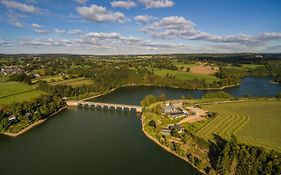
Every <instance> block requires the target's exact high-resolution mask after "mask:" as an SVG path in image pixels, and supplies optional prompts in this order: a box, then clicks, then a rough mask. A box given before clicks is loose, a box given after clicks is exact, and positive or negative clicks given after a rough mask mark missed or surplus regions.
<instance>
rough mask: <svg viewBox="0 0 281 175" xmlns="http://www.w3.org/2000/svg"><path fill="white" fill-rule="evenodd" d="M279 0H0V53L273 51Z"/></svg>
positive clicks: (277, 41)
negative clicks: (60, 0) (66, 0)
mask: <svg viewBox="0 0 281 175" xmlns="http://www.w3.org/2000/svg"><path fill="white" fill-rule="evenodd" d="M280 7H281V2H280V1H274V0H268V1H262V0H249V1H247V2H245V1H243V0H231V1H227V2H226V1H224V0H217V1H212V2H210V1H208V0H198V1H196V2H194V1H192V2H187V1H180V0H123V1H118V0H102V1H96V0H71V1H68V2H65V1H64V2H57V1H54V0H50V1H37V0H0V14H1V16H0V23H1V29H0V53H2V54H7V55H9V54H68V55H151V54H153V55H162V54H163V55H172V54H270V53H271V54H278V53H281V23H280V17H281V11H280V10H279V9H280Z"/></svg>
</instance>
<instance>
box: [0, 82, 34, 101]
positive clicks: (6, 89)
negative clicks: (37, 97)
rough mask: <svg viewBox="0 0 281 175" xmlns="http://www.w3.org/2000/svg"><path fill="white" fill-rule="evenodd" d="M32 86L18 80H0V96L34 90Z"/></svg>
mask: <svg viewBox="0 0 281 175" xmlns="http://www.w3.org/2000/svg"><path fill="white" fill-rule="evenodd" d="M34 89H35V88H34V86H31V85H28V84H24V83H19V82H1V83H0V98H4V97H8V96H11V95H14V94H19V93H23V92H27V91H32V90H34Z"/></svg>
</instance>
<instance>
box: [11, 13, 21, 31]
mask: <svg viewBox="0 0 281 175" xmlns="http://www.w3.org/2000/svg"><path fill="white" fill-rule="evenodd" d="M8 17H9V22H10V24H11V25H13V26H15V27H17V28H23V27H24V25H23V24H22V23H21V22H19V20H18V18H21V17H23V16H22V15H18V14H12V13H10V14H8Z"/></svg>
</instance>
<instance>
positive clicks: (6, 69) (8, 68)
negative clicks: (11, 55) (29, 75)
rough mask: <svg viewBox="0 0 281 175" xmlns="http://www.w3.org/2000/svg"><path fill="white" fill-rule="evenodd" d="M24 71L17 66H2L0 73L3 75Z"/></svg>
mask: <svg viewBox="0 0 281 175" xmlns="http://www.w3.org/2000/svg"><path fill="white" fill-rule="evenodd" d="M22 72H24V71H23V69H22V68H21V67H19V66H4V67H2V68H1V73H2V74H4V75H12V74H18V73H22Z"/></svg>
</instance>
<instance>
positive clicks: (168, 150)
mask: <svg viewBox="0 0 281 175" xmlns="http://www.w3.org/2000/svg"><path fill="white" fill-rule="evenodd" d="M143 118H144V116H143V115H142V117H141V128H142V132H143V133H144V135H145V136H146V137H147V138H148V139H150V140H151V141H152V142H154V143H156V144H157V145H158V146H160V147H161V148H163V149H164V150H165V151H167V152H168V153H170V154H173V155H174V156H176V157H178V158H180V159H182V160H184V161H186V162H187V163H188V164H189V165H191V166H192V167H193V168H195V169H196V170H197V171H199V172H200V173H202V174H206V173H205V172H204V171H202V170H201V169H199V168H197V167H196V166H195V165H193V164H192V163H191V162H190V161H189V160H188V159H187V158H185V157H182V156H180V155H178V154H177V153H175V152H173V151H172V150H171V149H170V148H168V147H166V146H164V145H162V144H161V143H160V142H159V141H158V140H156V138H154V137H152V136H151V135H149V134H148V133H147V132H146V131H145V130H144V122H143Z"/></svg>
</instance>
